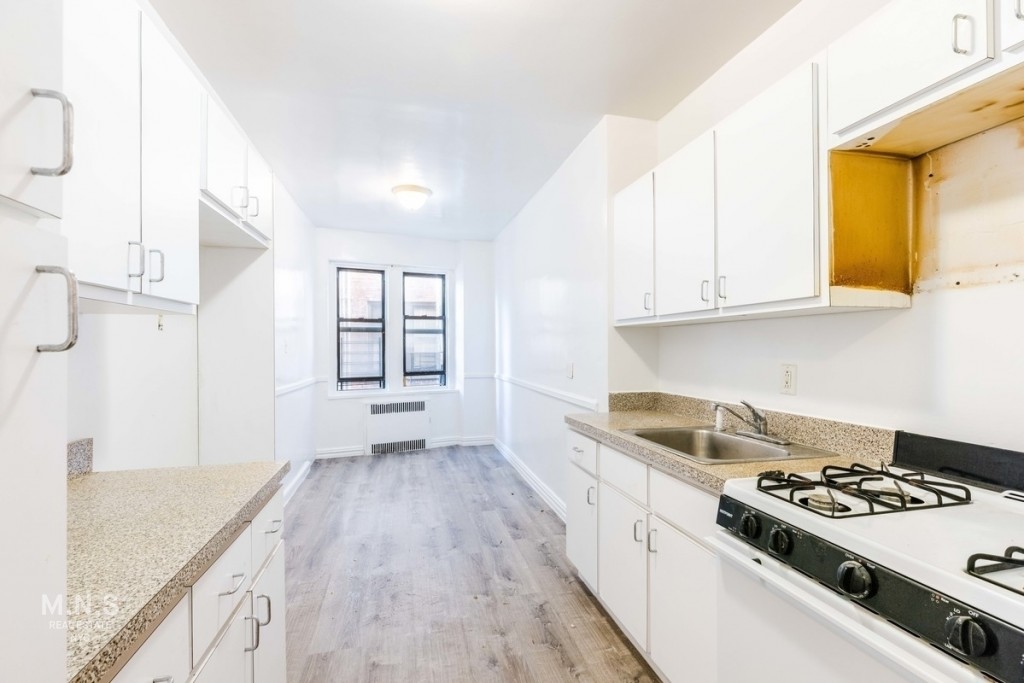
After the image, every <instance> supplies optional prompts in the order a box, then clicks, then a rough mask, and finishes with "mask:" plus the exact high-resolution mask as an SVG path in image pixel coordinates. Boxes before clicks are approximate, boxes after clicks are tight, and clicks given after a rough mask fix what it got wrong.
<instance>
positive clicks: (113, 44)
mask: <svg viewBox="0 0 1024 683" xmlns="http://www.w3.org/2000/svg"><path fill="white" fill-rule="evenodd" d="M140 16H141V15H140V12H139V10H138V8H137V7H136V5H135V3H133V2H132V0H93V1H91V2H82V1H81V0H65V3H64V89H65V92H66V93H67V96H68V97H69V98H70V99H71V101H72V102H73V103H74V108H75V146H74V154H75V162H74V163H75V166H74V172H73V173H70V174H68V176H67V177H65V178H64V210H63V219H64V220H63V223H62V226H61V229H62V232H63V233H64V235H66V236H67V238H68V260H69V263H70V265H71V270H72V271H74V272H75V273H76V274H77V275H78V277H79V279H80V280H82V281H83V282H86V283H90V284H95V285H102V286H105V287H111V288H115V289H120V290H127V289H129V288H134V289H136V291H138V287H139V286H140V282H141V279H140V278H141V277H142V273H143V271H144V270H145V261H146V258H145V254H144V253H143V249H142V247H141V246H140V244H141V229H140V200H139V195H140V182H139V179H140V173H139V156H140V135H139V128H140V126H139V115H140V113H139V107H140V100H139V21H140ZM132 275H134V276H135V277H132Z"/></svg>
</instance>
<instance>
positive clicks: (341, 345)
mask: <svg viewBox="0 0 1024 683" xmlns="http://www.w3.org/2000/svg"><path fill="white" fill-rule="evenodd" d="M338 349H339V353H338V356H339V358H340V364H341V367H340V368H339V370H338V379H340V380H345V379H347V378H368V377H369V378H377V377H382V376H383V375H384V362H383V359H384V334H383V333H382V332H350V331H346V330H341V331H339V332H338Z"/></svg>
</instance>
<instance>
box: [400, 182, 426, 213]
mask: <svg viewBox="0 0 1024 683" xmlns="http://www.w3.org/2000/svg"><path fill="white" fill-rule="evenodd" d="M391 193H392V194H394V195H395V197H397V198H398V201H399V203H400V204H401V205H402V206H404V207H405V208H407V209H408V210H409V211H416V210H417V209H420V208H422V207H423V205H424V204H426V203H427V198H428V197H430V195H432V194H434V193H433V192H431V191H430V188H428V187H423V186H421V185H396V186H394V187H393V188H391Z"/></svg>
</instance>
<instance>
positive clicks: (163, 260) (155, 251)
mask: <svg viewBox="0 0 1024 683" xmlns="http://www.w3.org/2000/svg"><path fill="white" fill-rule="evenodd" d="M153 254H159V256H160V277H153V275H152V274H150V276H149V281H150V282H163V281H164V276H165V275H167V259H166V257H165V256H164V252H162V251H161V250H159V249H152V250H150V252H149V256H150V258H152V257H153Z"/></svg>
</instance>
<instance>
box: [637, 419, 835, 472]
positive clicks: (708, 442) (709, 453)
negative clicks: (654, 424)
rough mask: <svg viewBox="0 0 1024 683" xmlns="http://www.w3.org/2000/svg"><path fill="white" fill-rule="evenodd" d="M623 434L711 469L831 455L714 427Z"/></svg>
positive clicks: (658, 429) (663, 429)
mask: <svg viewBox="0 0 1024 683" xmlns="http://www.w3.org/2000/svg"><path fill="white" fill-rule="evenodd" d="M625 432H626V434H632V435H633V436H638V437H640V438H641V439H645V440H647V441H650V442H651V443H654V444H657V445H658V446H661V447H662V448H666V449H668V450H670V451H673V452H675V453H678V454H679V455H681V456H683V457H684V458H688V459H690V460H694V461H696V462H700V463H704V464H709V465H714V464H725V463H738V462H759V461H762V460H792V459H799V458H824V457H828V456H831V455H835V454H834V453H830V452H828V451H823V450H820V449H817V448H811V447H810V446H804V445H801V444H789V445H787V446H777V445H775V444H771V443H765V442H763V441H757V440H755V439H752V438H750V437H746V436H741V435H738V434H735V433H733V432H716V431H715V428H714V427H661V428H652V429H627V430H625Z"/></svg>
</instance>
